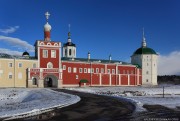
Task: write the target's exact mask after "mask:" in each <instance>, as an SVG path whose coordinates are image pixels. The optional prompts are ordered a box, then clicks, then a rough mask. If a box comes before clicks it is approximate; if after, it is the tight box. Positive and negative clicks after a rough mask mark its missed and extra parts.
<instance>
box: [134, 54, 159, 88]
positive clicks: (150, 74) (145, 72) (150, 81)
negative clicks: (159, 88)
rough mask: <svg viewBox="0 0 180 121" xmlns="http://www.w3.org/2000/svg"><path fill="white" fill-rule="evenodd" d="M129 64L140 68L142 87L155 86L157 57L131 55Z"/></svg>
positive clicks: (153, 55) (152, 55)
mask: <svg viewBox="0 0 180 121" xmlns="http://www.w3.org/2000/svg"><path fill="white" fill-rule="evenodd" d="M131 63H132V64H138V65H139V66H141V67H142V85H157V55H155V54H143V55H140V54H138V55H133V56H132V57H131Z"/></svg>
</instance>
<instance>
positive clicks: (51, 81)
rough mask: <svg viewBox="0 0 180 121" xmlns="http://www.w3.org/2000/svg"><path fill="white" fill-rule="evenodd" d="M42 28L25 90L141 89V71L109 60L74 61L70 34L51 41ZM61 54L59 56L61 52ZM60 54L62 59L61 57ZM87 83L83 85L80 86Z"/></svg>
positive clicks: (79, 59) (45, 28)
mask: <svg viewBox="0 0 180 121" xmlns="http://www.w3.org/2000/svg"><path fill="white" fill-rule="evenodd" d="M45 15H46V20H47V23H46V24H45V25H44V40H37V41H36V42H35V57H36V58H37V61H38V66H37V67H35V68H28V75H27V77H28V79H27V80H28V83H27V86H28V87H70V86H73V87H75V86H80V85H88V86H137V85H142V70H141V68H138V66H136V65H132V64H130V63H125V62H121V61H117V60H112V59H111V56H109V59H108V60H103V59H91V58H90V53H88V57H87V58H76V45H75V44H74V43H72V41H71V37H70V32H69V33H68V41H67V43H65V44H64V45H63V46H61V42H54V41H51V38H50V32H51V26H50V25H49V23H48V19H49V15H50V14H49V13H48V12H47V13H46V14H45ZM61 50H62V52H61ZM61 53H62V57H61ZM81 80H87V82H86V83H80V82H81Z"/></svg>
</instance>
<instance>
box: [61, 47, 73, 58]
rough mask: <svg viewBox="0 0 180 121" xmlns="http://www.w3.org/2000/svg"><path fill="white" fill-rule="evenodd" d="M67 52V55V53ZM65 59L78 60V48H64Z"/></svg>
mask: <svg viewBox="0 0 180 121" xmlns="http://www.w3.org/2000/svg"><path fill="white" fill-rule="evenodd" d="M65 50H67V53H65ZM70 50H71V55H70V53H69V51H70ZM63 57H68V58H76V47H74V46H66V47H63Z"/></svg>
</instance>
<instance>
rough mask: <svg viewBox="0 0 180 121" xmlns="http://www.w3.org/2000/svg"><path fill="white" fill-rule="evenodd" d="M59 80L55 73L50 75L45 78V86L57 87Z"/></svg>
mask: <svg viewBox="0 0 180 121" xmlns="http://www.w3.org/2000/svg"><path fill="white" fill-rule="evenodd" d="M57 82H58V81H57V78H56V77H55V76H54V75H48V76H46V77H45V78H44V87H57Z"/></svg>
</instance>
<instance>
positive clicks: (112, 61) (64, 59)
mask: <svg viewBox="0 0 180 121" xmlns="http://www.w3.org/2000/svg"><path fill="white" fill-rule="evenodd" d="M61 60H62V61H75V62H97V63H119V64H123V65H131V64H129V63H126V62H123V61H119V60H105V59H90V60H88V59H87V58H73V59H72V58H67V57H62V58H61Z"/></svg>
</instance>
